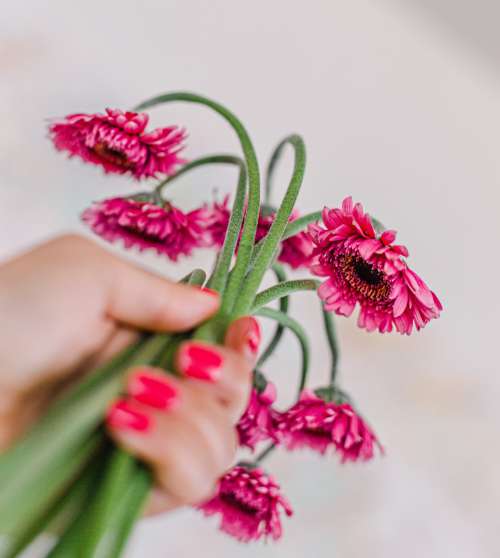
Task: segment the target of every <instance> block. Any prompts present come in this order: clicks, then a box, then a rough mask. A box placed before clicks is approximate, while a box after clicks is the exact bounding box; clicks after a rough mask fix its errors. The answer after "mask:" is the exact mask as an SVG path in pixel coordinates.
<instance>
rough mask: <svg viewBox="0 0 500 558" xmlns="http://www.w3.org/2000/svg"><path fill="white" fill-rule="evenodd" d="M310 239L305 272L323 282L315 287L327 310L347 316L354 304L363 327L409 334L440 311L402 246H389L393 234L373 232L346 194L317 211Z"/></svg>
mask: <svg viewBox="0 0 500 558" xmlns="http://www.w3.org/2000/svg"><path fill="white" fill-rule="evenodd" d="M309 234H310V237H311V239H312V241H313V242H314V245H315V249H314V257H313V262H312V265H311V270H312V271H313V272H314V273H315V274H316V275H321V276H326V277H327V280H326V281H325V282H324V283H323V284H322V285H321V287H320V288H319V290H318V294H319V296H320V298H321V299H322V300H323V301H324V303H325V308H326V309H327V310H330V311H333V312H335V313H336V314H340V315H342V316H350V315H351V314H352V312H353V311H354V308H355V306H356V304H359V307H360V313H359V317H358V325H359V326H360V327H362V328H365V329H367V330H368V331H374V330H376V329H378V330H379V331H380V332H381V333H385V332H389V331H392V329H393V326H394V327H395V328H396V330H397V331H399V333H403V334H408V335H409V334H410V333H411V332H412V329H413V326H415V328H416V329H417V330H419V329H420V328H422V327H424V325H425V324H426V323H427V322H429V321H430V320H431V319H433V318H438V317H439V313H440V311H441V310H442V306H441V303H440V301H439V299H438V298H437V296H436V295H435V294H434V293H433V292H432V291H431V290H430V289H429V287H428V286H427V285H426V284H425V283H424V281H423V280H422V279H421V278H420V277H419V276H418V275H417V274H416V273H415V272H414V271H413V270H411V269H410V268H409V267H408V265H407V263H406V261H405V260H404V259H403V258H404V257H407V256H408V250H407V249H406V247H405V246H401V245H398V244H394V240H395V239H396V232H395V231H392V230H386V231H384V232H383V233H382V234H380V235H377V233H376V232H375V229H374V227H373V224H372V220H371V218H370V216H369V215H368V214H367V213H365V212H364V211H363V206H362V205H361V204H359V203H357V204H356V205H353V203H352V198H350V197H348V198H346V199H345V200H344V201H343V202H342V208H340V209H337V208H336V209H328V208H325V209H324V210H323V226H321V225H311V226H310V227H309Z"/></svg>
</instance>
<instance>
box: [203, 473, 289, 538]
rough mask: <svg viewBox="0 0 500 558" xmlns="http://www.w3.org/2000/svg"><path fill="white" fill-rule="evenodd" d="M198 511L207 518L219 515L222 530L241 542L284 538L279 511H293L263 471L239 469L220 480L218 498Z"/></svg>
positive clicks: (271, 479)
mask: <svg viewBox="0 0 500 558" xmlns="http://www.w3.org/2000/svg"><path fill="white" fill-rule="evenodd" d="M199 509H200V510H201V511H202V512H203V513H204V514H205V515H214V514H220V516H221V523H220V529H221V530H222V531H224V532H225V533H228V534H229V535H231V536H233V537H235V538H237V539H238V540H240V541H242V542H249V541H254V540H258V539H260V538H261V537H265V538H267V537H269V536H270V537H272V538H273V539H274V540H276V539H279V538H280V537H281V533H282V528H281V519H280V510H283V511H284V512H285V513H286V515H288V516H290V515H292V513H293V512H292V508H291V507H290V504H289V503H288V501H287V500H286V499H285V498H284V496H282V494H281V493H280V487H279V485H278V484H277V483H276V482H275V480H274V479H273V478H272V477H271V476H270V475H267V474H266V473H264V471H262V469H258V468H256V469H250V468H247V467H243V466H236V467H234V468H233V469H231V470H230V471H229V472H228V473H226V474H225V475H224V476H223V477H222V478H221V479H220V481H219V486H218V493H217V495H216V496H215V497H214V498H212V499H211V500H209V501H208V502H205V503H204V504H202V505H201V506H199Z"/></svg>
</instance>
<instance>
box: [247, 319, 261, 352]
mask: <svg viewBox="0 0 500 558" xmlns="http://www.w3.org/2000/svg"><path fill="white" fill-rule="evenodd" d="M249 322H250V324H249V328H248V333H247V345H248V347H249V348H250V351H251V352H252V353H253V354H255V353H256V352H257V351H258V350H259V347H260V340H261V337H262V335H261V331H260V324H259V322H258V321H257V320H256V319H255V318H254V317H250V318H249Z"/></svg>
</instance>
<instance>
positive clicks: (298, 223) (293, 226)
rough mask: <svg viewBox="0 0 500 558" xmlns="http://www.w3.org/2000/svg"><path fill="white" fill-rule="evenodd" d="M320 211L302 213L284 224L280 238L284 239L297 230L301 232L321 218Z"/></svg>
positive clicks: (294, 233) (293, 234)
mask: <svg viewBox="0 0 500 558" xmlns="http://www.w3.org/2000/svg"><path fill="white" fill-rule="evenodd" d="M321 213H322V212H321V211H314V212H313V213H307V214H306V215H302V217H299V218H298V219H295V220H294V221H292V222H291V223H288V225H287V226H286V229H285V232H284V233H283V237H282V240H286V239H287V238H290V237H291V236H295V235H296V234H298V233H299V232H302V231H303V230H304V229H306V228H307V226H308V225H310V224H311V223H316V222H317V221H319V220H320V219H321Z"/></svg>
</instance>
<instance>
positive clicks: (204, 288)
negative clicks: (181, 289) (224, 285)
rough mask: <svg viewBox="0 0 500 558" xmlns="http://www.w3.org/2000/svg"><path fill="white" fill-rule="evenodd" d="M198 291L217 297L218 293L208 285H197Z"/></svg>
mask: <svg viewBox="0 0 500 558" xmlns="http://www.w3.org/2000/svg"><path fill="white" fill-rule="evenodd" d="M199 289H200V291H203V292H204V293H207V294H209V295H212V296H215V297H219V293H218V292H217V291H214V289H211V288H210V287H199Z"/></svg>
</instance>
